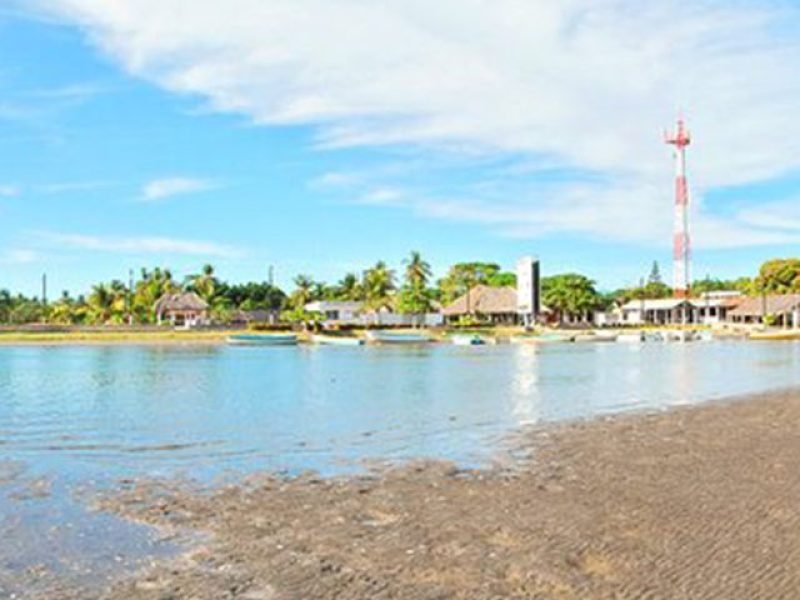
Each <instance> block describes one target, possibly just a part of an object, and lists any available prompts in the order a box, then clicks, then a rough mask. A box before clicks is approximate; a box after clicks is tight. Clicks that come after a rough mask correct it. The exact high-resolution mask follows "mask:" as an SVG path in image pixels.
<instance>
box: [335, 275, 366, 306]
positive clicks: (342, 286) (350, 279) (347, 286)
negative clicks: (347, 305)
mask: <svg viewBox="0 0 800 600" xmlns="http://www.w3.org/2000/svg"><path fill="white" fill-rule="evenodd" d="M336 296H337V298H338V299H339V300H350V301H353V302H355V301H358V300H363V299H364V288H363V287H362V286H361V282H360V281H359V280H358V275H356V274H355V273H347V274H346V275H345V276H344V277H342V279H341V280H340V281H339V283H337V284H336Z"/></svg>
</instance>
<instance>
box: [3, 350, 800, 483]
mask: <svg viewBox="0 0 800 600" xmlns="http://www.w3.org/2000/svg"><path fill="white" fill-rule="evenodd" d="M799 349H800V346H798V345H796V344H791V343H788V344H787V343H780V344H769V343H760V344H754V343H745V342H724V343H723V342H719V343H706V344H700V343H696V344H655V343H654V344H644V345H636V344H564V345H546V346H527V345H506V346H483V347H463V346H430V347H414V348H402V347H382V348H330V347H299V348H229V347H219V348H216V347H208V346H201V347H188V348H187V347H117V346H108V347H102V346H100V347H20V348H10V347H6V348H0V446H1V447H2V448H3V453H4V455H5V457H6V458H9V459H20V460H24V461H25V462H26V463H27V464H28V465H30V467H31V468H32V469H33V470H34V471H35V472H45V473H48V474H52V473H58V474H60V475H62V476H64V475H65V476H68V477H77V478H84V477H93V478H94V477H100V476H117V475H135V474H140V473H146V474H156V475H165V474H173V473H175V472H183V473H186V474H189V475H192V476H201V477H203V476H207V475H213V474H215V473H219V472H220V471H223V470H225V469H236V470H252V469H272V470H279V471H283V470H288V471H292V472H294V471H297V470H302V469H307V468H312V469H319V470H322V471H328V472H330V471H334V470H339V469H342V468H344V467H343V465H347V464H351V465H352V464H355V463H356V462H357V461H358V460H359V459H362V458H365V457H370V458H389V459H397V458H407V457H416V456H421V455H424V456H440V457H446V458H452V459H455V460H460V461H465V462H479V461H481V460H484V459H486V458H487V457H488V456H489V454H490V453H491V452H492V447H491V444H490V443H487V441H491V440H496V439H497V438H498V436H499V435H501V434H503V433H504V432H507V431H510V430H512V429H513V428H515V427H517V426H519V425H520V424H528V423H534V422H541V421H553V420H560V419H570V418H575V417H586V416H592V415H595V414H605V413H611V412H617V411H621V410H629V409H634V408H658V407H667V406H673V405H679V404H686V403H694V402H701V401H704V400H707V399H710V398H718V397H722V396H726V395H734V394H744V393H749V392H755V391H763V390H767V389H773V388H779V387H786V386H790V385H796V384H797V383H798V377H800V374H799V373H800V372H799V371H798V368H797V367H798V366H800V352H799Z"/></svg>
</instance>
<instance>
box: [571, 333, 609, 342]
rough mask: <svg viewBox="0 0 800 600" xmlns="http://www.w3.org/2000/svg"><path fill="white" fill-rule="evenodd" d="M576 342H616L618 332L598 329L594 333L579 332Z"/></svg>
mask: <svg viewBox="0 0 800 600" xmlns="http://www.w3.org/2000/svg"><path fill="white" fill-rule="evenodd" d="M574 341H576V342H616V341H617V334H616V333H612V332H610V331H597V332H594V333H579V334H578V335H576V336H575V339H574Z"/></svg>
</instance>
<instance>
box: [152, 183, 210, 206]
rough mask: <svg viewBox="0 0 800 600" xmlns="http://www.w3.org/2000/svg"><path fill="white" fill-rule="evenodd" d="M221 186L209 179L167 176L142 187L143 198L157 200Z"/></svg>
mask: <svg viewBox="0 0 800 600" xmlns="http://www.w3.org/2000/svg"><path fill="white" fill-rule="evenodd" d="M217 187H219V185H218V184H217V183H216V182H213V181H210V180H208V179H197V178H192V177H166V178H163V179H155V180H153V181H150V182H148V183H147V184H145V186H144V187H143V188H142V195H141V200H142V201H144V202H155V201H158V200H165V199H167V198H171V197H173V196H182V195H186V194H195V193H198V192H205V191H208V190H211V189H214V188H217Z"/></svg>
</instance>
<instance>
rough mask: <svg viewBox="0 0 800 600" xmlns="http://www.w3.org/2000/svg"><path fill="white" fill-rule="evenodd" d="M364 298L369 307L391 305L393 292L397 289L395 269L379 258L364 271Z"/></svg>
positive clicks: (376, 308) (378, 308)
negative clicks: (372, 265)
mask: <svg viewBox="0 0 800 600" xmlns="http://www.w3.org/2000/svg"><path fill="white" fill-rule="evenodd" d="M363 286H364V299H365V302H366V305H367V307H368V308H370V309H372V310H380V309H381V308H388V307H390V306H391V302H392V299H391V292H392V291H394V289H395V280H394V271H392V270H391V269H390V268H389V267H387V266H386V263H385V262H383V261H382V260H379V261H378V262H377V263H375V266H374V267H372V268H371V269H368V270H367V271H366V272H365V273H364V281H363Z"/></svg>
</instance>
